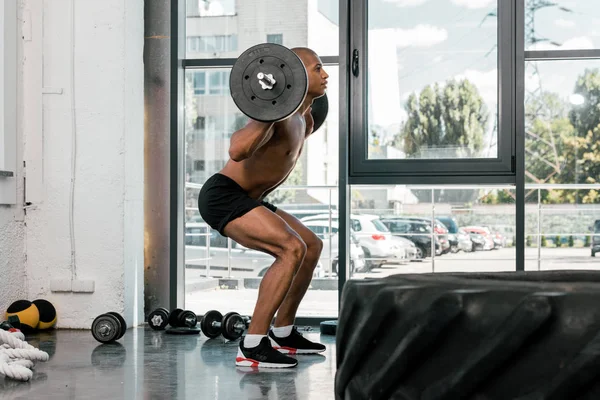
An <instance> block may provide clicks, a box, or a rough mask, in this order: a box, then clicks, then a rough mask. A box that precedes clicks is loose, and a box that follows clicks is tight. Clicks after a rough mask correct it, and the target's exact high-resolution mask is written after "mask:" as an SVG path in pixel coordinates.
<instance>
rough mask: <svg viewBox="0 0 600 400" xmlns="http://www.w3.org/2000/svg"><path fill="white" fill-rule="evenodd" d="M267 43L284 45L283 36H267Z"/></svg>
mask: <svg viewBox="0 0 600 400" xmlns="http://www.w3.org/2000/svg"><path fill="white" fill-rule="evenodd" d="M267 43H275V44H281V45H283V35H282V34H276V35H267Z"/></svg>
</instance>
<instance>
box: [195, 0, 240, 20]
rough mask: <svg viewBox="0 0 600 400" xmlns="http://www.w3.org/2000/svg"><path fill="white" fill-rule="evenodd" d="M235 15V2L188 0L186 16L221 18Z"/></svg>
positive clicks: (229, 0)
mask: <svg viewBox="0 0 600 400" xmlns="http://www.w3.org/2000/svg"><path fill="white" fill-rule="evenodd" d="M227 15H235V0H187V2H186V16H187V17H188V18H190V17H192V18H197V17H221V16H227Z"/></svg>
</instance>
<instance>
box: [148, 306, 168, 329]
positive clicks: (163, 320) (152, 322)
mask: <svg viewBox="0 0 600 400" xmlns="http://www.w3.org/2000/svg"><path fill="white" fill-rule="evenodd" d="M168 324H169V310H167V309H166V308H164V307H160V308H157V309H156V310H154V311H152V312H151V313H150V315H148V325H149V326H150V328H152V329H153V330H155V331H162V330H164V329H165V328H166V327H167V325H168Z"/></svg>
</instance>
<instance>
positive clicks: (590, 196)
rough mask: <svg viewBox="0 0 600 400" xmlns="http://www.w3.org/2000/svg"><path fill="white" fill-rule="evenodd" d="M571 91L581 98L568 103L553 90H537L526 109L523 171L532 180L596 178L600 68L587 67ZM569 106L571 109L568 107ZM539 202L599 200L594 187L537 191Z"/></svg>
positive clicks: (599, 172)
mask: <svg viewBox="0 0 600 400" xmlns="http://www.w3.org/2000/svg"><path fill="white" fill-rule="evenodd" d="M574 92H575V93H576V94H578V95H580V96H581V97H582V98H583V99H584V103H583V104H582V105H580V106H570V105H567V103H566V102H564V101H561V100H560V98H559V97H558V95H557V94H555V93H547V92H546V93H541V94H540V95H539V96H538V97H537V98H534V99H532V100H531V101H529V102H528V105H527V108H526V116H527V117H526V126H527V134H528V137H529V140H528V141H527V148H526V151H527V171H526V175H527V177H528V179H529V180H530V181H533V182H536V183H565V184H571V183H598V182H599V181H600V143H599V141H600V70H598V69H595V70H586V71H585V72H584V73H583V75H581V76H580V77H579V78H578V79H577V82H576V84H575V88H574ZM569 108H570V111H568V112H567V110H568V109H569ZM541 201H542V202H543V203H600V193H599V192H598V191H597V190H547V191H542V199H541Z"/></svg>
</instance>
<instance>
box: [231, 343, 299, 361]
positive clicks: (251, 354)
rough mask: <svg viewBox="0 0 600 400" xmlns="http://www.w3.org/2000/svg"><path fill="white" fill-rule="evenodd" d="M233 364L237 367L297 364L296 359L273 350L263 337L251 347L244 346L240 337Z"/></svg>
mask: <svg viewBox="0 0 600 400" xmlns="http://www.w3.org/2000/svg"><path fill="white" fill-rule="evenodd" d="M235 365H236V366H238V367H257V368H291V367H295V366H296V365H298V361H297V360H295V359H293V358H292V357H288V356H285V355H283V354H281V353H280V352H279V351H277V350H275V349H274V348H273V347H272V346H271V343H270V342H269V339H268V338H267V337H264V338H262V340H261V341H260V343H259V345H258V346H256V347H253V348H251V349H248V348H246V347H244V340H243V339H242V341H241V342H240V347H239V349H238V353H237V357H236V358H235Z"/></svg>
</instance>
